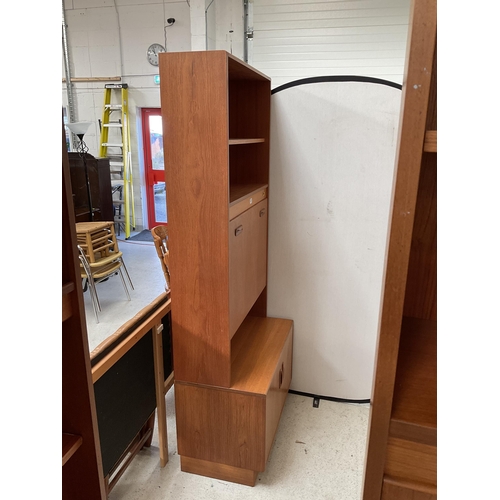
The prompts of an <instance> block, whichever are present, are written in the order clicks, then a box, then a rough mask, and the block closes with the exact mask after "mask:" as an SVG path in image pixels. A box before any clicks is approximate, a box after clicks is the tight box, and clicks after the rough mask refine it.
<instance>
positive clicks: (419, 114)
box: [363, 0, 437, 500]
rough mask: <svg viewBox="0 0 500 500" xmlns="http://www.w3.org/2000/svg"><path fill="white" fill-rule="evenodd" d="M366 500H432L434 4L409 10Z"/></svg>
mask: <svg viewBox="0 0 500 500" xmlns="http://www.w3.org/2000/svg"><path fill="white" fill-rule="evenodd" d="M408 40H409V43H408V49H407V58H406V68H405V78H404V84H403V95H402V107H401V122H400V130H399V145H398V150H397V158H396V161H397V164H396V166H397V170H396V179H395V185H394V192H393V207H392V219H391V226H390V233H389V244H388V252H387V256H386V269H385V287H384V290H383V299H382V309H381V319H380V324H379V338H378V346H377V358H376V367H375V377H374V386H373V394H372V406H371V409H370V423H369V436H368V447H367V454H366V464H365V478H364V491H363V500H375V499H377V500H379V499H383V500H398V499H403V498H408V499H410V498H411V499H413V500H432V499H436V497H437V493H436V492H437V357H436V351H437V325H436V320H437V297H436V295H437V294H436V289H437V265H436V264H437V251H436V247H437V222H436V221H437V208H436V207H437V203H436V201H437V190H436V184H437V155H436V153H437V111H436V80H437V64H436V0H413V1H412V11H411V18H410V28H409V39H408Z"/></svg>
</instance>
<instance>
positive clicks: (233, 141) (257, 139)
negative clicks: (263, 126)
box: [229, 137, 266, 146]
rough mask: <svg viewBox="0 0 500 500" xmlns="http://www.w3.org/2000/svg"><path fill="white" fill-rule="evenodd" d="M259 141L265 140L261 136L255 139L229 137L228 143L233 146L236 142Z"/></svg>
mask: <svg viewBox="0 0 500 500" xmlns="http://www.w3.org/2000/svg"><path fill="white" fill-rule="evenodd" d="M259 142H266V140H265V139H264V138H263V137H259V138H256V139H229V145H230V146H235V145H238V144H257V143H259Z"/></svg>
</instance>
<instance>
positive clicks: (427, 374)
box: [391, 317, 437, 445]
mask: <svg viewBox="0 0 500 500" xmlns="http://www.w3.org/2000/svg"><path fill="white" fill-rule="evenodd" d="M436 353H437V325H436V321H434V320H424V319H417V318H409V317H404V318H403V322H402V326H401V339H400V346H399V357H398V366H397V371H396V381H395V386H394V399H393V403H392V416H391V436H393V437H399V438H402V439H408V440H411V441H416V442H421V443H424V444H431V445H435V444H436V434H437V397H436V394H437V355H436Z"/></svg>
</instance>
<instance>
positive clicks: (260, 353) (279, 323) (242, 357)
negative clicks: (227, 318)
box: [231, 316, 292, 395]
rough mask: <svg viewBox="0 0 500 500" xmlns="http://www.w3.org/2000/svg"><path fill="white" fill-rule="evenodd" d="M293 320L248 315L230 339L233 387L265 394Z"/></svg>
mask: <svg viewBox="0 0 500 500" xmlns="http://www.w3.org/2000/svg"><path fill="white" fill-rule="evenodd" d="M291 326H292V322H291V321H290V320H287V319H281V318H261V317H256V316H247V317H246V318H245V320H244V321H243V323H242V324H241V326H240V327H239V328H238V330H237V332H236V333H235V334H234V337H233V338H232V341H231V374H232V376H231V389H232V390H234V391H241V392H249V393H253V394H261V395H265V394H266V393H267V391H268V389H269V381H270V380H271V379H272V376H273V373H274V372H275V370H276V366H277V364H278V360H279V358H280V355H281V353H282V351H283V346H284V345H285V342H286V340H287V337H288V333H289V332H290V328H291Z"/></svg>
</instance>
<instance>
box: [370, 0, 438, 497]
mask: <svg viewBox="0 0 500 500" xmlns="http://www.w3.org/2000/svg"><path fill="white" fill-rule="evenodd" d="M436 10H437V6H436V0H412V5H411V15H410V25H409V26H410V27H409V31H408V49H407V56H406V67H405V78H404V84H403V91H402V106H401V122H400V127H399V138H398V149H397V152H396V159H397V160H396V161H397V168H396V176H395V183H394V189H393V200H392V214H391V223H390V224H391V225H390V232H389V242H388V250H387V256H386V266H385V276H384V290H383V292H382V307H381V315H380V324H379V336H378V344H377V356H376V362H375V376H374V383H373V391H372V398H371V400H372V407H371V409H370V421H369V435H368V447H367V453H366V457H365V476H364V487H363V500H379V499H380V496H381V493H382V480H383V475H384V463H385V455H386V449H387V440H388V436H389V425H390V416H391V407H392V398H393V391H394V383H395V375H396V366H397V359H398V348H399V336H400V329H401V321H402V317H403V307H404V297H405V290H406V278H407V274H408V264H409V260H410V259H409V255H410V248H411V239H412V232H413V225H414V218H415V210H416V204H417V190H418V184H419V178H420V168H421V161H422V154H423V145H424V138H425V131H426V120H427V109H428V103H429V94H430V87H431V76H432V67H433V56H434V53H435V41H436V25H437V15H436Z"/></svg>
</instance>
